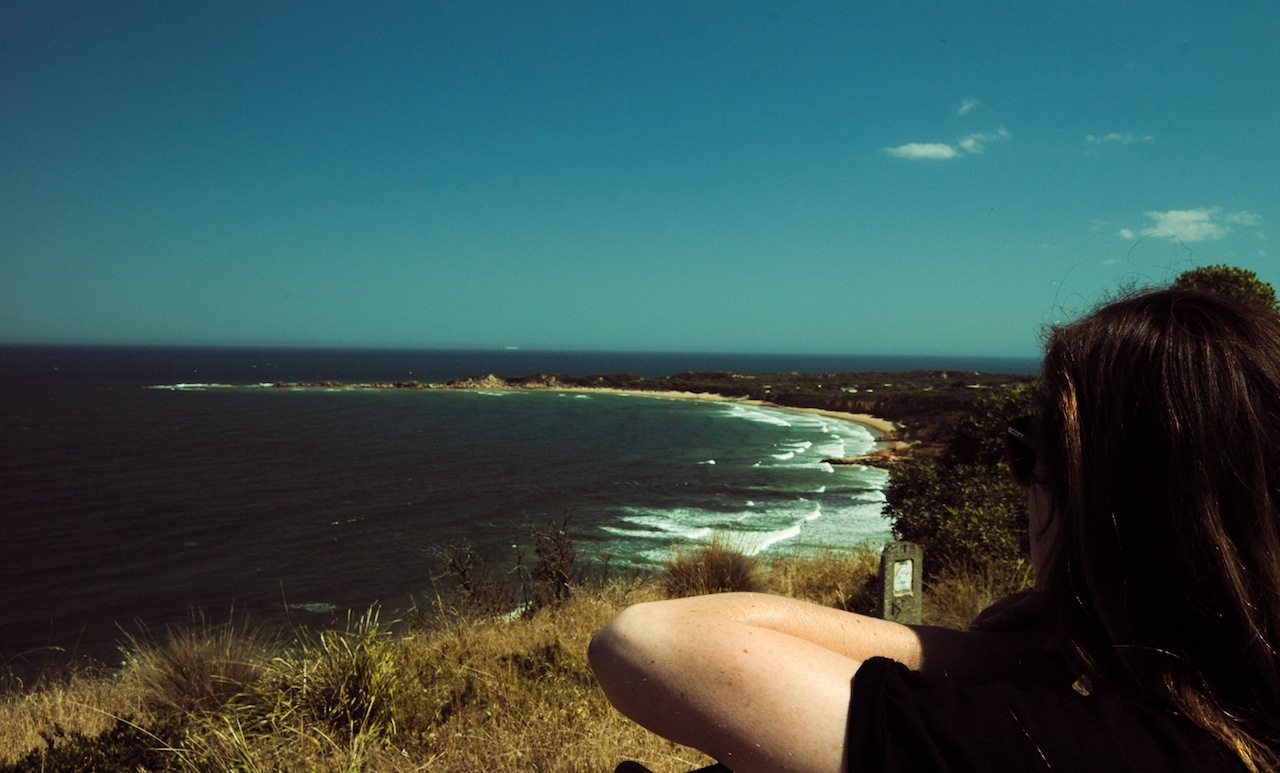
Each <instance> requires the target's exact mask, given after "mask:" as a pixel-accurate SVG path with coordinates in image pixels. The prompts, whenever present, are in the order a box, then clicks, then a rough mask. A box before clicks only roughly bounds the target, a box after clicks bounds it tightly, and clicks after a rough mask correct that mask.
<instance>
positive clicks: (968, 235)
mask: <svg viewBox="0 0 1280 773" xmlns="http://www.w3.org/2000/svg"><path fill="white" fill-rule="evenodd" d="M1277 29H1280V5H1277V4H1276V3H1275V2H1272V0H1266V1H1265V2H1263V1H1255V2H1247V1H1246V2H1233V3H1229V4H1209V3H1204V2H1180V1H1178V0H1175V1H1174V2H1116V1H1115V0H1110V1H1108V2H1080V3H1065V2H1063V3H1058V2H1049V3H1019V4H1014V3H1008V2H1000V3H984V2H967V3H941V2H936V3H934V2H901V3H781V2H778V3H752V2H711V1H710V0H691V1H689V2H651V3H643V2H626V3H624V2H604V1H602V0H593V1H592V2H583V3H569V2H527V1H524V0H522V1H521V2H510V3H505V2H502V3H499V2H482V1H475V2H472V1H467V2H462V1H459V2H449V3H432V2H425V1H424V2H407V3H388V2H368V3H365V2H360V3H357V2H349V3H326V2H316V1H314V0H308V2H284V1H282V0H281V1H273V2H261V1H260V0H255V1H254V2H236V1H235V0H218V1H217V2H206V3H196V2H177V3H174V2H159V1H157V2H130V1H128V0H121V1H120V2H112V3H102V2H96V1H95V2H85V3H73V2H61V1H60V0H38V1H37V2H26V1H25V0H4V2H2V3H0V341H5V342H29V343H54V342H78V343H183V344H254V345H258V344H261V345H279V344H285V345H308V346H310V345H317V346H337V345H340V346H352V345H355V346H396V347H444V348H489V347H504V346H518V347H521V348H531V349H534V348H537V349H605V350H610V349H621V350H660V351H730V352H779V353H849V354H944V353H959V354H980V355H1012V356H1023V355H1030V354H1034V353H1035V352H1036V351H1037V344H1038V335H1039V331H1040V329H1041V327H1042V326H1043V325H1044V324H1045V323H1046V322H1052V321H1054V320H1058V319H1063V318H1066V317H1069V316H1070V315H1071V314H1073V313H1076V312H1078V311H1080V310H1082V309H1084V308H1085V307H1087V306H1088V304H1089V303H1090V302H1091V301H1092V300H1094V299H1096V298H1097V297H1098V294H1099V293H1100V292H1101V291H1103V290H1105V289H1106V288H1108V287H1112V286H1114V285H1115V284H1116V283H1117V282H1121V281H1124V280H1126V279H1135V278H1136V279H1138V280H1140V281H1147V280H1154V281H1158V280H1166V279H1169V278H1171V277H1172V276H1174V275H1176V273H1177V272H1179V271H1181V270H1184V269H1186V268H1189V267H1191V266H1193V265H1204V264H1211V263H1229V264H1232V265H1237V266H1242V267H1244V268H1248V269H1251V270H1254V271H1256V272H1257V273H1258V274H1259V276H1260V277H1261V278H1262V279H1264V280H1266V281H1269V282H1271V283H1272V284H1273V285H1276V286H1278V287H1280V252H1278V251H1277V248H1276V247H1275V246H1273V245H1271V243H1270V242H1269V241H1268V236H1269V232H1270V231H1272V230H1274V228H1275V224H1277V223H1278V222H1280V151H1278V150H1277V138H1278V137H1280V87H1278V86H1277V85H1276V84H1277V83H1280V42H1277V36H1276V34H1275V32H1276V30H1277Z"/></svg>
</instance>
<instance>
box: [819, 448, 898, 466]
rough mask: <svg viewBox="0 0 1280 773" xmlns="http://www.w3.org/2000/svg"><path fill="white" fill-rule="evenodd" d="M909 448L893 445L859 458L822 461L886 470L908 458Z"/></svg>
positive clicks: (851, 457)
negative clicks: (900, 460)
mask: <svg viewBox="0 0 1280 773" xmlns="http://www.w3.org/2000/svg"><path fill="white" fill-rule="evenodd" d="M910 453H911V449H910V447H908V446H907V444H905V443H902V444H901V445H900V446H899V445H898V444H894V446H891V447H889V448H882V449H880V450H879V451H872V452H871V453H869V454H863V455H861V456H839V457H834V458H831V459H823V460H822V461H824V462H826V463H827V464H837V465H849V464H860V465H862V466H864V467H879V468H881V469H887V468H889V467H890V466H892V465H893V464H894V463H895V462H897V461H898V460H899V459H901V458H903V457H904V456H909V455H910Z"/></svg>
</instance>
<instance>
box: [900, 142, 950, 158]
mask: <svg viewBox="0 0 1280 773" xmlns="http://www.w3.org/2000/svg"><path fill="white" fill-rule="evenodd" d="M884 152H886V153H888V154H889V155H891V156H893V157H894V158H911V159H920V158H928V159H944V158H955V157H956V156H958V155H960V152H959V151H957V150H956V149H955V147H953V146H951V145H947V144H944V143H941V142H908V143H907V144H906V145H898V146H897V147H893V148H885V149H884Z"/></svg>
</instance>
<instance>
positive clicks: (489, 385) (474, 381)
mask: <svg viewBox="0 0 1280 773" xmlns="http://www.w3.org/2000/svg"><path fill="white" fill-rule="evenodd" d="M446 386H448V387H449V388H450V389H508V388H509V386H508V384H507V382H506V381H505V380H504V379H501V378H499V377H498V376H495V375H493V374H492V373H490V374H489V375H487V376H481V377H479V378H463V379H458V380H456V381H450V382H449V383H448V384H446Z"/></svg>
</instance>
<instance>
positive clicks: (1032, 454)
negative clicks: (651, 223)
mask: <svg viewBox="0 0 1280 773" xmlns="http://www.w3.org/2000/svg"><path fill="white" fill-rule="evenodd" d="M1038 424H1039V421H1038V419H1037V417H1035V416H1020V417H1018V418H1016V419H1014V420H1013V421H1011V422H1009V426H1008V428H1007V429H1006V430H1005V434H1004V444H1005V460H1006V461H1007V462H1008V463H1009V472H1011V473H1012V474H1013V479H1014V480H1015V481H1016V482H1017V483H1018V485H1019V486H1024V487H1025V486H1030V485H1031V484H1032V483H1034V482H1035V472H1036V457H1037V455H1038V453H1039V451H1038V449H1039V447H1040V443H1039V432H1038V431H1037V430H1038Z"/></svg>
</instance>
